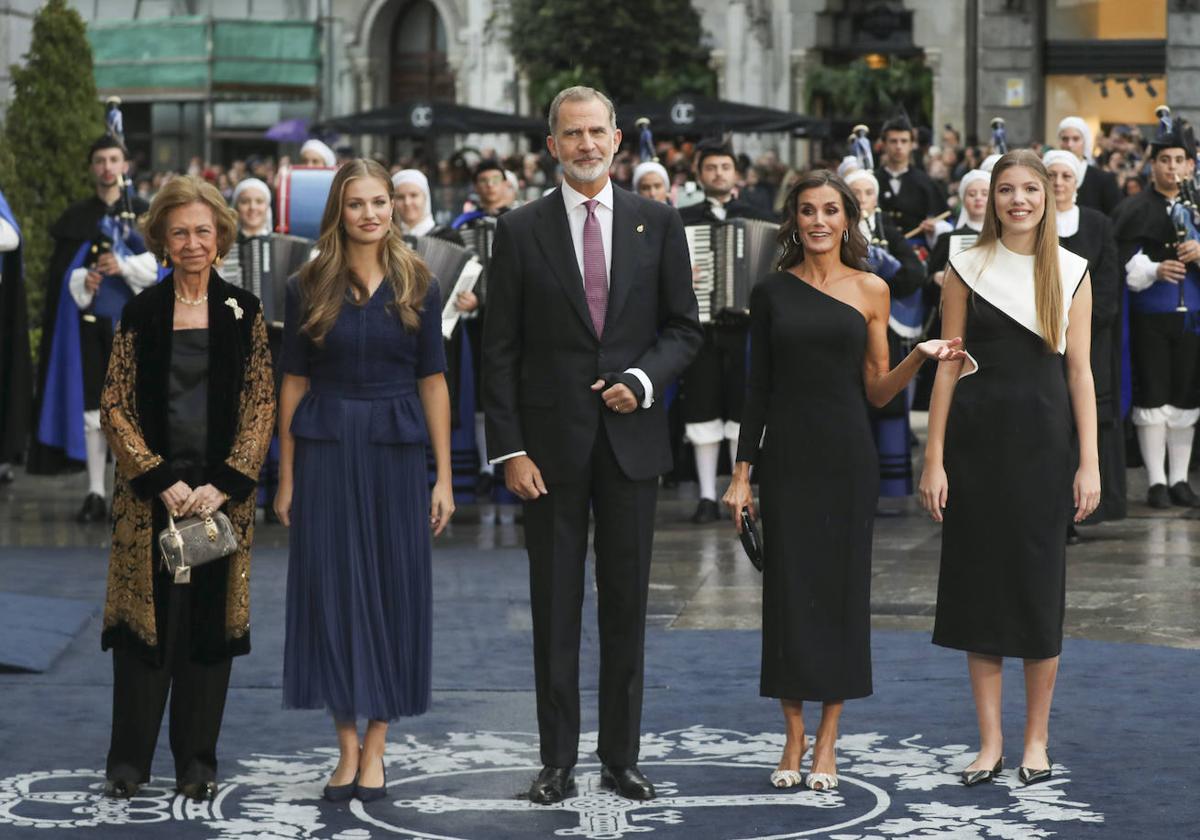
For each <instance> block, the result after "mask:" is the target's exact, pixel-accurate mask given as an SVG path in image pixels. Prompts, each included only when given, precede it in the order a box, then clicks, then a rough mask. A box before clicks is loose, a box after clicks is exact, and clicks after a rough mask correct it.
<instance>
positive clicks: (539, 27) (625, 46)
mask: <svg viewBox="0 0 1200 840" xmlns="http://www.w3.org/2000/svg"><path fill="white" fill-rule="evenodd" d="M510 9H511V24H510V25H511V29H510V31H509V33H508V44H509V48H510V49H511V50H512V53H513V55H514V56H515V58H516V60H517V64H518V66H519V67H520V68H521V69H522V70H524V71H525V72H526V73H527V74H528V76H529V80H530V94H531V97H532V99H533V102H534V104H535V105H536V106H537V107H539V108H541V109H543V110H544V109H546V108H547V107H548V106H549V105H550V100H552V99H553V98H554V95H555V94H556V93H557V92H558V91H560V90H562V89H563V88H565V87H569V86H571V85H589V86H591V87H595V88H598V89H600V90H603V91H604V92H605V93H607V94H608V95H609V96H610V97H611V98H612V99H614V100H616V101H618V102H629V101H633V100H635V99H640V98H651V99H658V98H665V97H668V96H672V95H674V94H677V93H684V92H687V93H701V94H712V93H714V92H715V90H716V76H715V75H714V73H713V71H712V70H711V68H709V66H708V52H709V51H708V48H707V47H706V46H705V45H704V33H703V30H702V29H701V26H700V14H699V12H697V11H696V10H695V8H693V6H692V3H691V2H690V0H639V2H637V3H596V2H589V1H588V0H512V2H511V4H510Z"/></svg>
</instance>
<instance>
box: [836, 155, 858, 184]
mask: <svg viewBox="0 0 1200 840" xmlns="http://www.w3.org/2000/svg"><path fill="white" fill-rule="evenodd" d="M859 169H862V163H861V162H860V161H859V159H858V158H857V157H856V156H854V155H846V156H845V157H844V158H842V162H841V163H839V164H838V168H837V174H838V177H839V178H841V179H842V180H843V181H845V180H846V176H847V175H849V174H850V173H851V172H854V171H856V170H859Z"/></svg>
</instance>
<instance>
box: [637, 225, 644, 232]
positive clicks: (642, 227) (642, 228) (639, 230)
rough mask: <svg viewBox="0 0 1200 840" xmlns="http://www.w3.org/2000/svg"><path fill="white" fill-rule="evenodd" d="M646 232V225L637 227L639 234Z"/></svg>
mask: <svg viewBox="0 0 1200 840" xmlns="http://www.w3.org/2000/svg"><path fill="white" fill-rule="evenodd" d="M645 230H646V226H645V225H638V226H637V232H638V233H644V232H645Z"/></svg>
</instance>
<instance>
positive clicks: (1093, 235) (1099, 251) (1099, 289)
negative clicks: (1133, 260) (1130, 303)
mask: <svg viewBox="0 0 1200 840" xmlns="http://www.w3.org/2000/svg"><path fill="white" fill-rule="evenodd" d="M1078 211H1079V226H1078V228H1077V229H1076V230H1075V232H1074V233H1072V234H1071V235H1070V236H1063V235H1062V232H1061V230H1060V233H1059V239H1058V242H1059V244H1060V245H1062V246H1063V247H1064V248H1066V249H1067V250H1068V251H1071V252H1072V253H1075V254H1078V255H1079V256H1081V257H1083V258H1084V259H1085V260H1087V262H1088V273H1089V274H1091V278H1092V378H1093V379H1094V380H1095V382H1096V449H1097V452H1098V453H1099V456H1100V505H1099V506H1098V507H1097V508H1096V512H1095V513H1093V514H1092V515H1091V516H1089V517H1088V519H1087V522H1086V523H1085V524H1093V523H1096V522H1106V521H1110V520H1114V519H1124V518H1125V513H1126V504H1125V489H1126V482H1125V424H1124V420H1123V418H1122V416H1121V320H1122V319H1121V307H1122V303H1123V298H1124V295H1123V294H1122V292H1123V290H1124V289H1123V283H1122V279H1123V276H1124V273H1123V272H1122V271H1121V267H1120V266H1119V265H1118V261H1117V242H1116V238H1115V235H1114V234H1113V228H1112V222H1110V221H1109V219H1108V217H1107V216H1104V215H1103V214H1101V213H1099V212H1097V211H1095V210H1092V209H1090V208H1088V207H1079V208H1078ZM1059 219H1060V221H1061V220H1062V214H1059Z"/></svg>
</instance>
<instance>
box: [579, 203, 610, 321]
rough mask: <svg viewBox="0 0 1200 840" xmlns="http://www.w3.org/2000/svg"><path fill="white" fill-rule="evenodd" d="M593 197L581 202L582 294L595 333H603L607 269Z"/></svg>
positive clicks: (606, 308) (606, 309)
mask: <svg viewBox="0 0 1200 840" xmlns="http://www.w3.org/2000/svg"><path fill="white" fill-rule="evenodd" d="M597 204H599V202H598V201H596V199H594V198H589V199H588V200H587V201H585V202H583V205H584V206H585V207H586V208H587V221H585V222H584V223H583V294H584V296H585V297H586V298H587V305H588V312H589V313H590V314H591V316H592V326H593V327H595V328H596V335H597V336H601V335H604V315H605V313H607V312H608V269H607V268H606V267H605V265H604V239H603V238H602V237H601V236H600V220H599V219H597V218H596V205H597Z"/></svg>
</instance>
